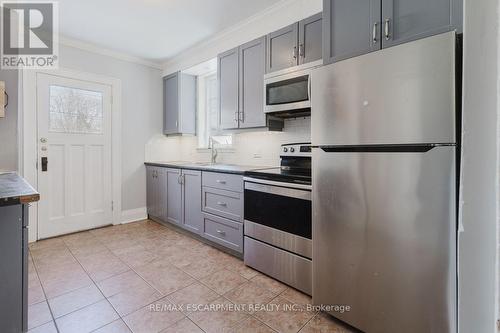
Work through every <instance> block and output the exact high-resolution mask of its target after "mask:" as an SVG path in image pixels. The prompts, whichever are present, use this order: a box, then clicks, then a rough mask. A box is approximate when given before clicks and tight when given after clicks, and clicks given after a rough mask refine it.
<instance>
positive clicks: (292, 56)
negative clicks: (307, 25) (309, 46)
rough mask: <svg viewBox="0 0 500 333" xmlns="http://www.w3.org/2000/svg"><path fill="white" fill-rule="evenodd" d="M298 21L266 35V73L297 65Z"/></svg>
mask: <svg viewBox="0 0 500 333" xmlns="http://www.w3.org/2000/svg"><path fill="white" fill-rule="evenodd" d="M298 33H299V23H294V24H291V25H289V26H287V27H285V28H283V29H280V30H278V31H275V32H272V33H270V34H268V35H267V50H266V52H267V55H266V69H267V73H270V72H274V71H279V70H280V69H285V68H289V67H293V66H296V65H298V51H299V50H298V46H297V43H298V40H299V35H298Z"/></svg>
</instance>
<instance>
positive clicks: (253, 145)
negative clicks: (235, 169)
mask: <svg viewBox="0 0 500 333" xmlns="http://www.w3.org/2000/svg"><path fill="white" fill-rule="evenodd" d="M310 141H311V118H310V117H307V118H297V119H287V120H285V127H284V129H283V131H282V132H269V131H266V130H256V131H244V132H238V133H234V134H233V146H232V148H231V149H219V152H218V156H217V162H218V163H228V164H240V165H256V166H277V165H279V163H280V157H279V153H280V145H281V144H284V143H294V142H310ZM197 144H198V140H197V138H196V137H194V136H174V137H167V136H164V135H161V134H160V135H157V136H155V137H153V138H152V139H151V140H149V142H148V143H147V144H146V149H145V154H146V156H145V160H146V161H195V162H207V161H210V154H211V153H210V150H208V149H197Z"/></svg>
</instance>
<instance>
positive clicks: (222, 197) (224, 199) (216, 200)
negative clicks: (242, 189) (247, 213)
mask: <svg viewBox="0 0 500 333" xmlns="http://www.w3.org/2000/svg"><path fill="white" fill-rule="evenodd" d="M202 200H203V203H202V207H203V211H204V212H207V213H211V214H214V215H218V216H222V217H225V218H228V219H232V220H236V221H239V222H243V193H239V192H232V191H225V190H219V189H216V188H211V187H206V186H203V190H202Z"/></svg>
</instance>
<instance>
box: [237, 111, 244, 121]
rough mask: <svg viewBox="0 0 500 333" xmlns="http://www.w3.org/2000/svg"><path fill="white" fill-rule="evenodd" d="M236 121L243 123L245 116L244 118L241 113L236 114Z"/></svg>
mask: <svg viewBox="0 0 500 333" xmlns="http://www.w3.org/2000/svg"><path fill="white" fill-rule="evenodd" d="M240 115H241V117H240ZM238 120H239V121H240V123H244V122H245V116H244V114H243V112H238Z"/></svg>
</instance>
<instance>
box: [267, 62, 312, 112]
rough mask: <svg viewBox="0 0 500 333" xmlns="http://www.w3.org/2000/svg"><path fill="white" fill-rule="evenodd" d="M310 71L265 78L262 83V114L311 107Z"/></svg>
mask: <svg viewBox="0 0 500 333" xmlns="http://www.w3.org/2000/svg"><path fill="white" fill-rule="evenodd" d="M310 78H311V74H310V71H299V72H294V73H291V74H286V75H280V76H275V77H271V78H267V79H266V80H265V83H264V93H265V101H264V103H265V105H264V112H266V113H274V112H278V113H279V112H283V111H291V110H301V109H309V108H310V107H311V99H310V96H311V80H310Z"/></svg>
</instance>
